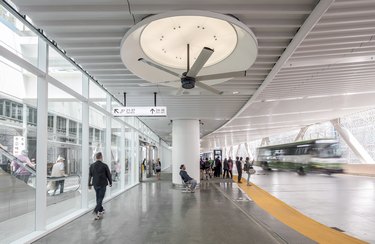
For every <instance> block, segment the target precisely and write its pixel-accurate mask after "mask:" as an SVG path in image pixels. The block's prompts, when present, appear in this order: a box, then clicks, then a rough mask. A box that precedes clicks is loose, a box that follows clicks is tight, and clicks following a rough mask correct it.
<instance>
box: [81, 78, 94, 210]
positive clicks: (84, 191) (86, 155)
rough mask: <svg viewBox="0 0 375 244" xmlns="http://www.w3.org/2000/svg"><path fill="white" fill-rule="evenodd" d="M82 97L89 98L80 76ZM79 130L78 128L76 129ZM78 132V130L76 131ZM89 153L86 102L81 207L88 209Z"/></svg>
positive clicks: (85, 106)
mask: <svg viewBox="0 0 375 244" xmlns="http://www.w3.org/2000/svg"><path fill="white" fill-rule="evenodd" d="M82 95H83V96H84V97H86V98H87V99H88V98H89V79H88V77H87V76H85V75H83V76H82ZM78 128H79V127H78ZM78 131H79V129H78ZM90 156H91V155H90V151H89V104H88V101H85V102H82V163H81V171H82V175H81V196H82V199H81V206H82V208H88V206H89V200H88V182H89V163H90V162H91V160H92V159H91V157H90Z"/></svg>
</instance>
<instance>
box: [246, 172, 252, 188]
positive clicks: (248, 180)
mask: <svg viewBox="0 0 375 244" xmlns="http://www.w3.org/2000/svg"><path fill="white" fill-rule="evenodd" d="M250 176H251V174H250V173H247V184H248V185H250Z"/></svg>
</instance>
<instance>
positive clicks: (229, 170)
mask: <svg viewBox="0 0 375 244" xmlns="http://www.w3.org/2000/svg"><path fill="white" fill-rule="evenodd" d="M232 172H233V160H232V158H231V157H229V159H228V173H229V174H230V178H231V179H233V173H232Z"/></svg>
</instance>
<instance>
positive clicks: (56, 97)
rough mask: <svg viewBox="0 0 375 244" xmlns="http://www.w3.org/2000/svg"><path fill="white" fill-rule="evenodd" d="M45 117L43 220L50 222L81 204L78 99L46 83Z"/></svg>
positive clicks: (80, 107)
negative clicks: (45, 212) (45, 156)
mask: <svg viewBox="0 0 375 244" xmlns="http://www.w3.org/2000/svg"><path fill="white" fill-rule="evenodd" d="M48 118H49V121H50V126H52V128H51V127H49V128H50V130H52V131H51V132H50V133H48V148H47V172H48V176H47V179H48V181H47V182H48V185H47V193H48V194H47V205H48V208H47V223H52V222H54V221H56V220H58V219H60V218H62V217H64V216H66V215H68V214H69V213H72V212H74V211H76V210H78V209H80V207H81V193H80V191H79V189H80V182H81V181H80V178H81V172H82V170H81V168H82V146H81V143H82V138H81V137H82V132H80V125H81V124H82V106H81V102H80V101H79V100H78V99H76V98H74V97H73V96H71V95H69V94H68V93H67V92H64V91H63V90H61V89H59V88H57V87H55V86H53V85H51V84H49V85H48Z"/></svg>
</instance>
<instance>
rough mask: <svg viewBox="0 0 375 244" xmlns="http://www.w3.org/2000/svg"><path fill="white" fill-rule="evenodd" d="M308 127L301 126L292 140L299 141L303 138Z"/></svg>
mask: <svg viewBox="0 0 375 244" xmlns="http://www.w3.org/2000/svg"><path fill="white" fill-rule="evenodd" d="M308 128H309V126H305V127H303V128H301V129H300V130H299V132H298V135H297V136H296V138H295V139H294V141H301V140H302V139H303V137H304V136H305V133H306V131H307V129H308Z"/></svg>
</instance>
